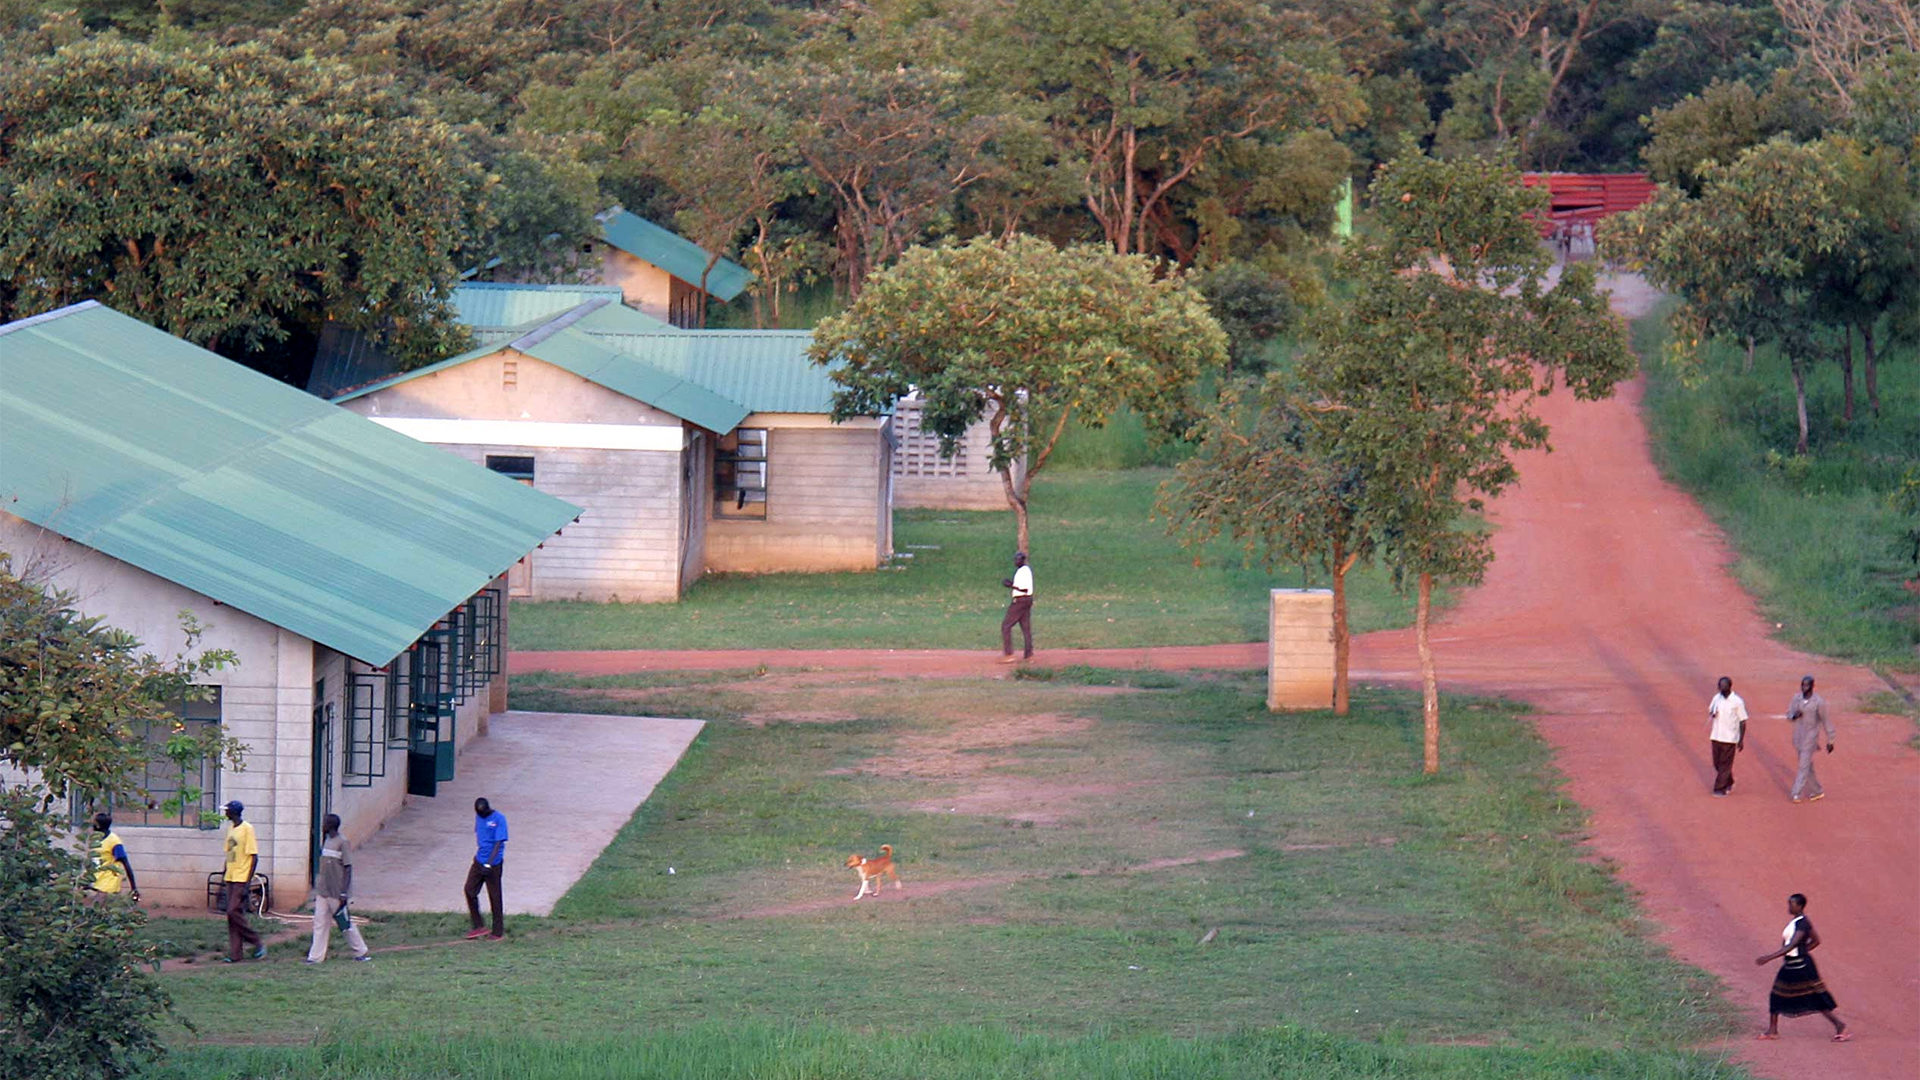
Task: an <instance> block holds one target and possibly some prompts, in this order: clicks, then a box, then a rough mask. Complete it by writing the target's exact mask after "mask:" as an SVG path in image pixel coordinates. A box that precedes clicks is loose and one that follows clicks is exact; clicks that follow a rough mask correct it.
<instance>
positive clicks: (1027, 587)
mask: <svg viewBox="0 0 1920 1080" xmlns="http://www.w3.org/2000/svg"><path fill="white" fill-rule="evenodd" d="M1000 584H1002V585H1004V586H1006V587H1007V588H1008V589H1009V590H1011V592H1012V594H1013V595H1012V598H1011V599H1009V600H1008V601H1007V617H1006V618H1004V619H1001V620H1000V662H1001V663H1003V664H1011V663H1013V662H1014V655H1013V628H1014V627H1015V626H1018V627H1020V638H1021V640H1022V641H1024V642H1025V643H1026V646H1027V649H1026V656H1025V657H1023V658H1022V659H1026V660H1031V659H1033V567H1031V566H1028V565H1027V553H1026V552H1024V551H1016V552H1014V553H1013V576H1012V577H1010V578H1003V579H1001V581H1000Z"/></svg>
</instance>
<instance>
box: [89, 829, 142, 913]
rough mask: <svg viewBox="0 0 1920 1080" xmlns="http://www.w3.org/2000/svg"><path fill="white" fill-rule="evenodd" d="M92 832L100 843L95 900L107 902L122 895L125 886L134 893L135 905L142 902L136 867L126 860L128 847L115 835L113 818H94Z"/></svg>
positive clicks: (95, 868) (96, 848) (96, 849)
mask: <svg viewBox="0 0 1920 1080" xmlns="http://www.w3.org/2000/svg"><path fill="white" fill-rule="evenodd" d="M93 831H94V832H97V833H99V834H100V839H99V840H98V841H97V842H95V844H94V845H93V896H94V898H95V899H104V898H106V897H109V896H118V895H120V886H121V885H122V884H123V883H124V884H125V885H126V886H128V887H129V888H131V889H132V890H133V902H134V903H136V904H137V903H139V902H140V886H139V885H138V884H136V883H135V882H134V880H133V863H132V862H129V861H128V859H127V845H126V844H124V843H122V842H121V841H120V834H119V833H117V832H114V831H113V815H112V814H95V815H93Z"/></svg>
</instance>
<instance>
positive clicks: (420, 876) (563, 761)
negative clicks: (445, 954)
mask: <svg viewBox="0 0 1920 1080" xmlns="http://www.w3.org/2000/svg"><path fill="white" fill-rule="evenodd" d="M705 726H706V725H705V722H704V721H700V720H666V719H659V718H655V717H650V716H599V715H591V714H585V713H541V712H508V713H502V714H500V715H498V716H495V717H494V718H493V719H492V720H491V721H490V722H489V723H488V729H487V735H486V736H485V737H484V738H480V739H475V740H474V741H473V742H472V743H470V744H468V746H467V749H466V752H465V753H463V754H461V755H460V769H459V777H458V778H457V779H455V780H452V781H449V782H447V783H444V784H441V785H440V793H439V795H438V796H436V797H435V798H431V799H426V798H415V797H412V796H409V797H408V798H407V806H406V808H405V809H403V810H401V811H400V812H399V813H398V814H395V815H394V816H393V817H392V818H391V819H390V820H389V821H388V822H387V824H386V827H385V828H384V829H381V830H380V832H379V833H377V834H376V835H375V836H374V838H373V839H371V840H369V841H367V843H366V844H365V846H363V847H361V848H360V849H359V850H357V851H355V852H354V856H353V886H354V887H353V893H354V896H353V903H354V906H355V907H356V908H360V909H362V910H365V911H465V910H466V903H467V902H466V899H465V897H464V896H462V894H461V887H462V886H463V885H465V884H466V880H467V868H468V866H469V865H471V864H472V862H473V800H474V799H476V798H479V797H481V796H485V797H486V798H487V799H488V800H489V801H490V802H492V803H493V808H494V809H495V810H498V811H500V812H501V813H502V814H505V815H506V817H507V826H508V830H509V831H510V832H511V833H512V837H513V838H512V840H510V841H508V843H507V871H506V879H505V888H504V890H503V893H504V900H505V903H506V910H507V913H508V914H509V915H547V914H551V913H552V911H553V905H554V904H555V903H557V902H558V901H559V900H560V897H561V896H562V895H563V894H565V893H566V891H567V890H568V889H570V888H572V887H573V883H574V882H576V881H578V880H580V877H581V875H583V874H585V873H586V872H587V867H589V866H592V865H593V860H594V859H596V858H598V857H599V856H600V852H601V850H602V849H603V848H605V847H606V846H607V844H608V843H610V842H611V841H612V840H613V837H614V834H615V833H617V832H619V831H620V828H621V826H623V825H625V824H626V823H627V820H628V819H629V818H631V817H633V812H634V810H636V809H638V808H639V806H640V804H641V803H643V802H645V801H646V799H647V796H648V795H649V794H651V793H652V791H653V786H654V785H655V784H657V783H659V782H660V780H661V779H662V778H663V777H665V776H666V775H667V772H668V770H670V769H672V768H673V765H674V763H675V762H677V761H679V760H680V755H681V754H683V753H685V752H686V749H687V747H688V746H690V745H692V743H693V738H694V736H695V735H698V734H699V733H700V729H701V728H702V727H705ZM480 903H481V910H482V913H483V914H484V913H485V908H486V896H485V894H484V893H483V894H481V900H480Z"/></svg>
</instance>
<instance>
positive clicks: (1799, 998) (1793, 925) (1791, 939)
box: [1754, 893, 1853, 1042]
mask: <svg viewBox="0 0 1920 1080" xmlns="http://www.w3.org/2000/svg"><path fill="white" fill-rule="evenodd" d="M1787 914H1788V915H1789V916H1790V918H1788V920H1787V927H1786V929H1785V930H1782V931H1781V932H1780V942H1781V944H1780V948H1778V949H1776V950H1774V951H1773V952H1770V953H1768V954H1767V955H1765V956H1762V957H1760V958H1759V959H1757V960H1755V961H1754V963H1756V964H1766V963H1767V962H1768V961H1771V960H1781V961H1782V963H1781V964H1780V974H1778V975H1775V976H1774V977H1773V992H1772V993H1770V994H1768V995H1767V1030H1765V1031H1763V1032H1761V1033H1760V1037H1761V1038H1762V1039H1777V1038H1779V1037H1780V1018H1781V1017H1783V1016H1805V1015H1807V1014H1808V1013H1819V1014H1820V1015H1821V1016H1824V1017H1826V1018H1827V1022H1828V1023H1830V1024H1832V1025H1833V1041H1834V1042H1846V1041H1847V1040H1848V1039H1851V1038H1853V1033H1852V1032H1850V1031H1848V1030H1847V1025H1845V1024H1843V1023H1841V1022H1840V1018H1839V1017H1837V1016H1835V1015H1833V1010H1834V1004H1833V995H1832V994H1830V993H1828V992H1827V984H1826V983H1824V982H1822V981H1821V980H1820V969H1819V968H1817V967H1814V966H1813V950H1815V949H1817V948H1819V947H1820V935H1819V934H1817V933H1815V932H1814V929H1813V923H1812V922H1810V921H1808V919H1807V898H1806V897H1805V896H1802V895H1801V894H1799V893H1794V894H1793V895H1792V896H1789V897H1787Z"/></svg>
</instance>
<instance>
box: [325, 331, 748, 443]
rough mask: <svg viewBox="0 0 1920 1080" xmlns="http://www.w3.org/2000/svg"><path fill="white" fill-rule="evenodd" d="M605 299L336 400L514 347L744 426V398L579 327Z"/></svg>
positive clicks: (656, 402)
mask: <svg viewBox="0 0 1920 1080" xmlns="http://www.w3.org/2000/svg"><path fill="white" fill-rule="evenodd" d="M599 303H600V302H598V301H596V302H594V303H590V304H582V305H581V306H580V307H578V308H575V309H574V310H572V311H570V312H568V313H566V314H565V315H562V316H561V317H559V318H557V319H551V320H549V321H547V322H545V323H543V324H541V325H539V326H537V327H533V328H531V329H528V328H525V327H522V328H517V329H516V330H512V331H504V332H499V331H487V332H482V333H479V334H476V335H475V336H477V337H482V338H484V339H485V340H483V342H482V344H481V345H480V346H479V347H477V348H474V349H470V350H468V351H467V352H464V353H461V354H460V355H459V356H455V357H451V358H449V359H446V360H442V361H440V362H439V363H437V364H430V365H428V366H427V367H423V368H419V369H417V370H414V371H408V372H403V373H401V374H399V375H395V376H394V377H392V378H390V379H383V380H381V381H380V382H377V383H373V384H371V385H369V386H363V387H361V388H360V389H358V390H355V391H353V392H352V393H349V394H343V395H341V396H340V397H338V398H335V399H334V400H335V401H351V400H353V399H354V398H357V397H361V396H363V395H366V394H371V393H373V392H375V391H377V390H384V389H386V388H387V387H389V386H396V385H398V384H400V383H403V382H407V381H409V380H411V379H417V378H419V377H421V376H422V375H431V374H433V373H434V372H437V371H444V370H446V369H447V368H451V367H457V366H459V365H461V364H464V363H467V362H468V361H471V360H478V359H480V358H481V357H483V356H492V355H493V354H495V353H497V352H499V351H500V350H501V349H506V348H511V349H513V350H515V351H516V352H520V353H524V354H526V355H527V356H531V357H533V358H535V359H536V360H544V361H546V362H547V363H549V364H552V365H553V366H555V367H557V368H560V369H562V370H565V371H570V372H572V373H573V374H575V375H578V376H579V377H580V378H582V379H585V380H587V381H588V382H592V383H597V384H599V385H601V386H604V387H606V388H607V389H609V390H612V391H613V392H614V393H616V394H625V395H626V396H627V397H630V398H632V399H634V400H635V401H640V402H644V403H646V404H648V405H651V406H653V407H654V408H656V409H659V410H661V411H663V412H666V413H670V414H672V415H674V416H677V417H679V418H681V419H682V420H685V421H687V422H689V423H692V424H697V425H699V426H700V427H703V428H706V429H707V430H708V431H714V432H722V433H724V432H728V431H732V430H733V429H734V428H736V427H738V426H739V425H740V421H741V420H744V419H745V418H746V416H747V414H748V413H749V412H752V411H753V410H751V409H749V408H747V407H746V406H744V405H742V404H740V403H739V402H738V401H734V400H730V399H729V398H728V397H726V396H725V395H722V394H719V393H716V392H714V391H713V390H712V389H710V388H709V387H708V386H706V385H705V384H704V380H696V379H693V378H690V377H688V376H687V374H686V373H685V372H682V371H671V370H668V369H665V368H661V367H658V366H655V365H653V364H651V363H649V362H647V361H645V360H642V359H639V358H637V357H634V356H631V355H628V354H627V353H624V352H621V351H619V350H617V349H614V348H612V347H611V346H610V345H609V344H608V342H607V341H606V340H603V339H602V335H598V334H588V333H585V332H582V331H580V330H578V329H575V328H574V327H576V326H577V325H578V323H579V322H580V321H582V320H584V319H586V318H589V317H591V316H592V315H593V314H594V313H595V311H596V306H597V305H598V304H599ZM509 335H511V336H509ZM635 336H637V337H645V336H647V335H644V334H641V335H635Z"/></svg>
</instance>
